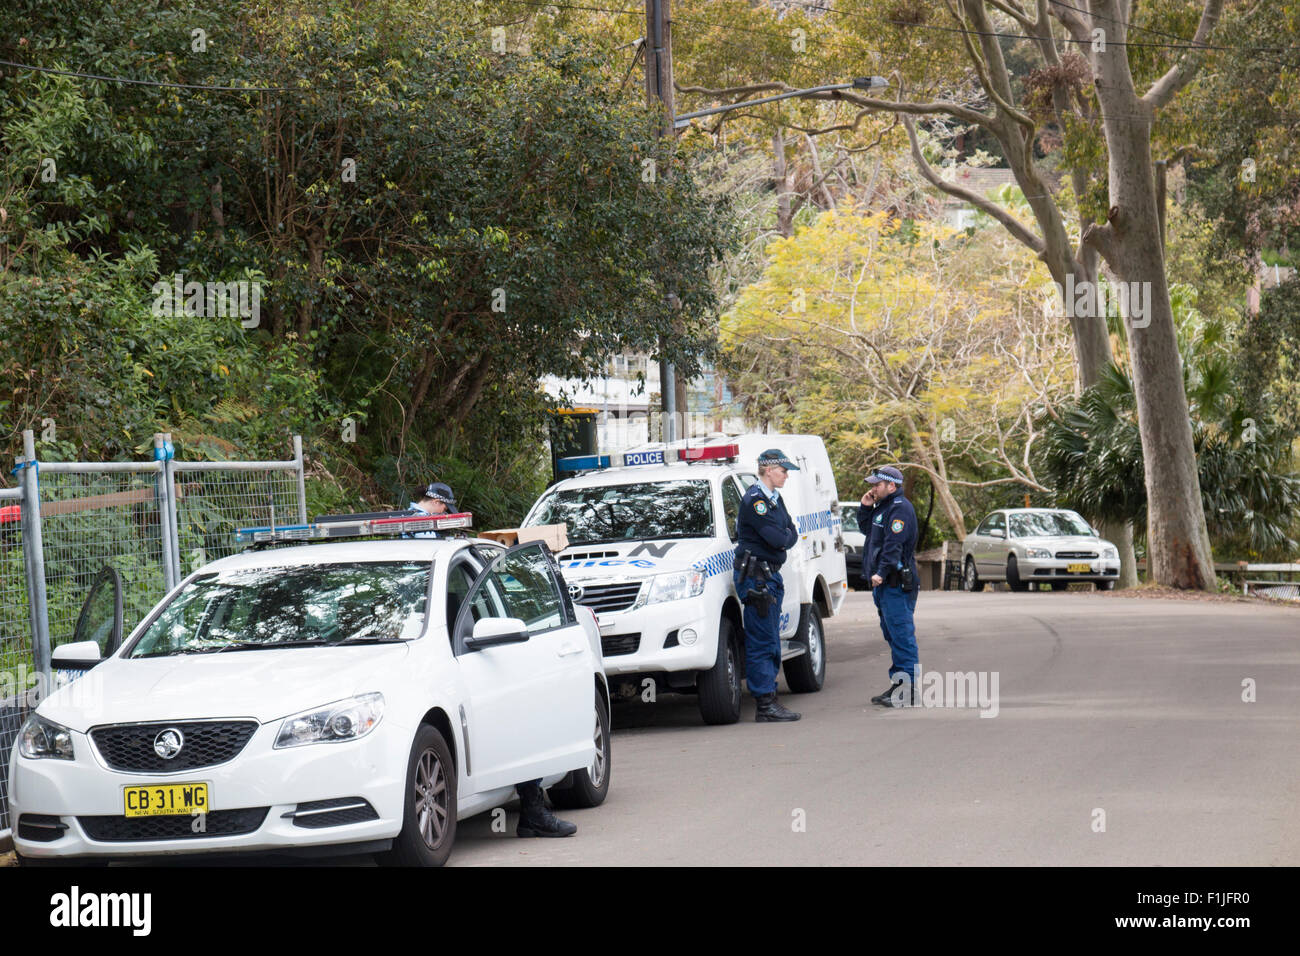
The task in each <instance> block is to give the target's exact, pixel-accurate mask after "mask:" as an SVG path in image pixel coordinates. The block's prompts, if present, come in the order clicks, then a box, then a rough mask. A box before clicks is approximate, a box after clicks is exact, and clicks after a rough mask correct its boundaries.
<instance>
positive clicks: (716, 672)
mask: <svg viewBox="0 0 1300 956" xmlns="http://www.w3.org/2000/svg"><path fill="white" fill-rule="evenodd" d="M735 630H736V628H735V625H734V624H732V622H731V618H729V617H727V616H726V615H723V618H722V621H721V622H720V623H719V624H718V655H717V657H716V658H715V660H714V662H713V666H712V667H710V668H709V669H708V670H707V671H701V672H700V675H699V677H697V678H696V681H695V686H696V688H697V689H698V690H699V692H700V716H702V717H703V718H704V722H705V723H706V724H734V723H735V722H736V721H738V720H740V651H739V649H738V648H737V647H736V639H735Z"/></svg>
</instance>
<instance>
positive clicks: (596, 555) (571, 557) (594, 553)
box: [560, 551, 618, 561]
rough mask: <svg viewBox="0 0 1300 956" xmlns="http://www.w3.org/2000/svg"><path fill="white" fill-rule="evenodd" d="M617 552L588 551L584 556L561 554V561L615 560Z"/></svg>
mask: <svg viewBox="0 0 1300 956" xmlns="http://www.w3.org/2000/svg"><path fill="white" fill-rule="evenodd" d="M617 557H618V552H617V551H589V552H586V553H584V554H563V555H561V556H560V560H561V561H595V560H596V559H597V558H617Z"/></svg>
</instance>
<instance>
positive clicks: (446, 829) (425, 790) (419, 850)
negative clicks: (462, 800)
mask: <svg viewBox="0 0 1300 956" xmlns="http://www.w3.org/2000/svg"><path fill="white" fill-rule="evenodd" d="M455 842H456V766H455V764H454V763H453V762H452V759H451V748H449V747H448V746H447V741H445V740H444V739H443V737H442V734H440V733H439V732H438V728H436V727H434V726H432V725H430V724H421V725H420V729H419V730H418V731H416V734H415V743H414V744H412V745H411V759H410V761H409V762H408V764H407V769H406V808H405V810H404V811H403V813H402V832H401V833H399V834H398V835H397V837H396V839H394V840H393V848H392V849H391V850H389V851H388V852H387V853H383V854H380V855H379V862H381V863H383V864H385V865H388V866H442V865H443V864H444V863H446V862H447V858H448V857H449V856H451V846H452V844H453V843H455Z"/></svg>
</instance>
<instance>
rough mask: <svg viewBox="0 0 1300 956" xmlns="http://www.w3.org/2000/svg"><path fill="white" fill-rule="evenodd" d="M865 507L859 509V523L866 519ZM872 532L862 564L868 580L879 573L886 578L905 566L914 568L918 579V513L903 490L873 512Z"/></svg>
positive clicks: (878, 504)
mask: <svg viewBox="0 0 1300 956" xmlns="http://www.w3.org/2000/svg"><path fill="white" fill-rule="evenodd" d="M865 510H866V508H865V506H863V507H862V508H859V509H858V519H859V521H860V520H861V519H862V518H863V517H864V515H863V511H865ZM869 521H870V524H869V525H868V527H869V528H870V529H871V532H870V534H869V535H868V538H867V550H866V554H865V555H864V560H863V563H862V573H863V575H864V576H865V577H868V578H869V577H871V576H872V575H873V574H879V575H880V576H881V577H882V578H887V577H888V576H889V572H891V571H898V570H901V569H902V568H905V567H910V568H911V569H912V575H913V577H915V576H916V557H915V552H916V534H917V529H916V511H915V509H913V508H912V503H911V502H910V501H908V500H907V499H906V498H905V497H903V491H902V489H901V488H900V489H899V490H898V491H895V492H894V493H893V494H892V495H890V496H889V497H888V498H886V499H885V500H884V501H881V502H878V503H877V504H876V506H875V507H874V508H872V509H871V511H870V517H869Z"/></svg>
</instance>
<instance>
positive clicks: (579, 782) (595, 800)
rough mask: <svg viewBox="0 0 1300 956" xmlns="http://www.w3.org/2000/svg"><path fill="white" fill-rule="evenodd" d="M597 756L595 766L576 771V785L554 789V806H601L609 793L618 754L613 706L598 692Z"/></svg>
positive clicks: (568, 808) (552, 800) (595, 738)
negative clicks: (613, 735)
mask: <svg viewBox="0 0 1300 956" xmlns="http://www.w3.org/2000/svg"><path fill="white" fill-rule="evenodd" d="M593 739H594V741H595V744H596V756H595V759H593V760H592V762H591V766H590V767H587V768H585V769H583V770H575V771H573V773H572V774H571V775H570V776H571V777H572V780H573V782H572V784H571V785H570V786H568V787H565V788H564V789H563V790H557V789H555V788H554V787H552V788H551V790H550V791H549V793H550V796H551V803H553V804H554V805H555V806H556V807H557V808H559V809H562V810H572V809H586V808H588V807H598V806H600V805H601V804H602V803H604V802H605V796H606V794H608V793H609V774H610V770H611V769H612V768H613V761H614V751H613V749H612V745H611V743H610V738H609V707H608V706H607V705H606V704H605V695H604V694H602V693H601V692H600V691H596V730H595V733H594V736H593Z"/></svg>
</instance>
